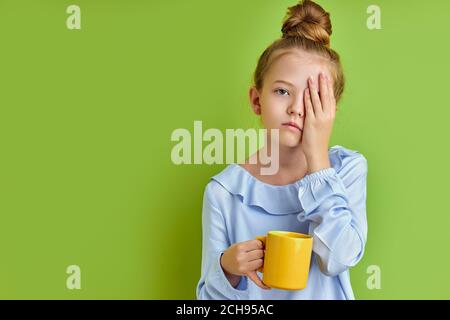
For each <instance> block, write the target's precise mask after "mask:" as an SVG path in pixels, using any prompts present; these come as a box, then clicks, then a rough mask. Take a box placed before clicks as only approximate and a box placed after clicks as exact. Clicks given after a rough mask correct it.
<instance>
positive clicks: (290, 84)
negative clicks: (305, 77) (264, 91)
mask: <svg viewBox="0 0 450 320" xmlns="http://www.w3.org/2000/svg"><path fill="white" fill-rule="evenodd" d="M276 82H282V83H285V84H287V85H289V86H291V87H295V86H294V85H293V84H292V83H290V82H288V81H285V80H275V81H274V82H273V83H276Z"/></svg>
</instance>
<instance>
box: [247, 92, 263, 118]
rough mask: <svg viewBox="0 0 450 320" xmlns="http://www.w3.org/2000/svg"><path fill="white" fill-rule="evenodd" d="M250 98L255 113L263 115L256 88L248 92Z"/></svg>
mask: <svg viewBox="0 0 450 320" xmlns="http://www.w3.org/2000/svg"><path fill="white" fill-rule="evenodd" d="M248 96H249V99H250V105H251V106H252V109H253V112H254V113H255V114H257V115H260V114H261V104H260V99H259V96H260V94H259V92H258V90H256V88H255V86H252V87H250V90H249V91H248Z"/></svg>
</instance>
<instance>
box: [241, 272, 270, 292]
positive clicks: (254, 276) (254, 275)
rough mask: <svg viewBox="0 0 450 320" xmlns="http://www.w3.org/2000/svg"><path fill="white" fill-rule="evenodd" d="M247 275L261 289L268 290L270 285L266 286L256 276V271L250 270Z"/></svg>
mask: <svg viewBox="0 0 450 320" xmlns="http://www.w3.org/2000/svg"><path fill="white" fill-rule="evenodd" d="M247 277H249V278H250V279H251V280H252V281H253V282H254V283H255V284H256V285H257V286H258V287H260V288H261V289H266V290H270V287H268V286H266V285H265V284H264V282H262V281H261V279H260V278H259V277H258V275H257V274H256V271H250V272H249V273H248V274H247Z"/></svg>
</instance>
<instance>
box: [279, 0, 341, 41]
mask: <svg viewBox="0 0 450 320" xmlns="http://www.w3.org/2000/svg"><path fill="white" fill-rule="evenodd" d="M281 32H282V33H283V38H288V37H303V38H307V39H309V40H312V41H314V42H318V43H320V44H322V45H324V46H326V47H329V46H330V36H331V33H332V27H331V21H330V14H329V13H328V12H326V11H325V10H324V9H323V8H322V7H321V6H320V5H318V4H317V3H315V2H313V1H310V0H303V1H301V2H300V3H298V4H297V5H295V6H292V7H289V8H288V12H287V14H286V17H285V19H284V22H283V27H282V28H281Z"/></svg>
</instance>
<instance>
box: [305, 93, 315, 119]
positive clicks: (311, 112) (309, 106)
mask: <svg viewBox="0 0 450 320" xmlns="http://www.w3.org/2000/svg"><path fill="white" fill-rule="evenodd" d="M303 98H304V100H305V109H306V118H308V117H309V118H314V116H315V115H314V110H313V106H312V101H311V95H310V94H309V88H306V89H305V93H304V94H303Z"/></svg>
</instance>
